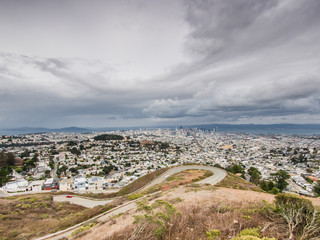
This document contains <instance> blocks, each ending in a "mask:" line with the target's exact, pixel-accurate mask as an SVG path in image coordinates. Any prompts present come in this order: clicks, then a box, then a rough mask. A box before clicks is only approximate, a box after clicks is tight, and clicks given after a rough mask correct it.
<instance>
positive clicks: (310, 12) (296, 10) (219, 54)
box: [0, 0, 320, 128]
mask: <svg viewBox="0 0 320 240" xmlns="http://www.w3.org/2000/svg"><path fill="white" fill-rule="evenodd" d="M319 16H320V1H319V0H161V1H159V0H121V1H119V0H77V1H74V0H54V1H52V0H28V1H26V0H0V86H1V87H0V128H12V127H50V128H57V127H67V126H78V127H130V126H132V127H134V126H175V125H191V124H207V123H231V124H232V123H234V124H246V123H255V124H273V123H320V17H319Z"/></svg>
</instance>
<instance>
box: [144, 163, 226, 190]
mask: <svg viewBox="0 0 320 240" xmlns="http://www.w3.org/2000/svg"><path fill="white" fill-rule="evenodd" d="M188 169H200V170H209V171H211V172H213V175H212V176H211V177H208V178H206V179H204V180H202V181H199V182H197V183H202V184H205V183H209V184H211V185H214V184H217V183H218V182H220V181H221V180H223V179H224V178H225V177H226V176H227V173H226V172H225V171H224V170H222V169H220V168H215V167H210V166H202V165H184V166H178V167H175V168H170V169H169V170H167V171H165V172H164V173H163V174H161V175H160V176H159V177H157V178H156V179H155V180H153V181H152V182H151V183H149V184H147V185H146V186H144V187H143V188H142V189H140V191H141V190H146V189H148V188H150V187H152V186H154V185H156V184H160V183H162V182H163V181H164V180H166V178H167V177H168V176H170V175H172V174H175V173H178V172H181V171H184V170H188Z"/></svg>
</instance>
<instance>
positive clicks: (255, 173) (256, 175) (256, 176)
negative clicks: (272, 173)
mask: <svg viewBox="0 0 320 240" xmlns="http://www.w3.org/2000/svg"><path fill="white" fill-rule="evenodd" d="M248 174H249V175H250V182H252V183H254V184H256V185H258V184H259V182H260V179H261V173H260V172H259V170H258V169H256V168H255V167H251V168H249V170H248Z"/></svg>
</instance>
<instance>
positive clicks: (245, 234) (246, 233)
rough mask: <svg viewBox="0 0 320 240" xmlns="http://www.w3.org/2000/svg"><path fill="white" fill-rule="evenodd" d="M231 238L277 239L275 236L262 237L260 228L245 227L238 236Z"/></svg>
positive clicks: (252, 239) (247, 239) (250, 239)
mask: <svg viewBox="0 0 320 240" xmlns="http://www.w3.org/2000/svg"><path fill="white" fill-rule="evenodd" d="M231 240H276V239H275V238H267V237H262V238H261V237H260V233H259V229H258V228H246V229H243V230H242V231H241V232H240V233H239V234H238V235H237V236H236V237H233V238H231Z"/></svg>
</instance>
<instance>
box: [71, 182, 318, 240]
mask: <svg viewBox="0 0 320 240" xmlns="http://www.w3.org/2000/svg"><path fill="white" fill-rule="evenodd" d="M274 199H275V195H272V194H268V193H262V192H257V191H250V190H239V189H231V188H223V187H213V186H206V185H198V184H190V185H187V186H179V187H176V188H172V189H170V190H169V191H166V192H164V193H162V194H161V195H159V196H157V197H152V198H150V199H148V201H142V202H140V203H139V204H137V208H135V209H133V210H131V211H129V212H127V213H125V214H121V215H118V216H116V217H114V218H112V219H111V220H109V221H106V222H103V223H98V224H97V225H96V226H95V227H93V228H91V229H90V230H87V231H83V232H81V233H78V235H75V236H74V238H73V239H77V240H86V239H93V240H94V239H96V240H98V239H99V240H100V239H104V240H120V239H121V240H124V239H145V240H147V239H150V240H152V239H155V240H156V239H166V240H170V239H188V240H189V239H190V240H191V239H192V240H193V239H194V240H200V239H202V240H205V239H208V240H210V239H229V238H230V237H232V236H236V235H237V234H239V233H240V231H241V230H243V229H247V228H250V229H251V228H257V229H258V231H259V234H260V235H261V236H265V237H270V238H271V237H274V238H276V239H288V238H287V236H288V231H287V225H286V223H285V221H283V219H282V218H281V217H280V216H278V215H272V216H270V213H269V212H268V211H267V209H268V208H270V206H271V204H272V202H273V201H274ZM311 200H312V202H313V204H314V205H315V206H318V207H320V199H311ZM211 230H218V231H219V232H220V234H221V235H220V237H219V238H210V236H209V235H210V234H209V235H208V232H209V233H210V231H211Z"/></svg>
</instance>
